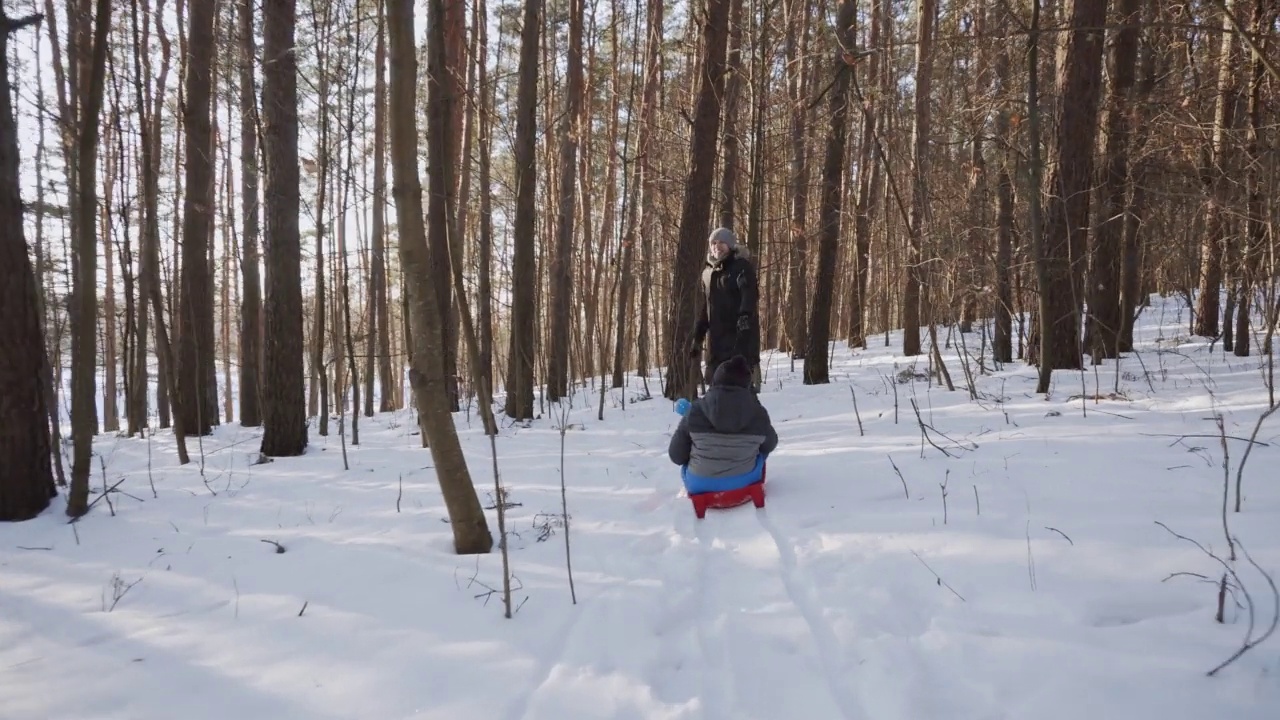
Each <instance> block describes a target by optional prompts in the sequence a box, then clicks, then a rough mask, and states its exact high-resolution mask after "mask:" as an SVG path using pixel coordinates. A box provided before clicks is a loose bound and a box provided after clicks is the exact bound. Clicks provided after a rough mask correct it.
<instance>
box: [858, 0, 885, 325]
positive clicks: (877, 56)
mask: <svg viewBox="0 0 1280 720" xmlns="http://www.w3.org/2000/svg"><path fill="white" fill-rule="evenodd" d="M874 2H875V5H874V7H873V9H872V11H871V34H870V46H871V51H872V55H871V56H870V57H868V58H867V60H866V63H867V86H868V87H871V88H878V87H880V86H881V84H882V83H881V80H880V76H881V73H882V72H884V71H883V70H882V69H881V68H882V64H883V62H884V61H883V59H882V55H883V53H881V52H880V43H881V42H883V38H884V37H885V35H886V34H887V33H882V32H881V30H882V27H883V26H884V24H885V22H886V15H887V14H888V12H889V11H888V8H887V3H888V0H874ZM854 82H855V83H856V82H857V77H856V76H855V77H854ZM854 87H855V89H856V91H857V100H858V102H859V103H860V104H861V105H862V139H861V147H860V148H859V149H858V199H857V207H856V208H855V210H854V219H853V223H854V225H853V237H854V258H856V260H857V267H856V268H855V271H854V272H855V276H854V281H853V283H852V285H851V287H852V289H853V297H851V298H850V301H849V345H850V347H864V348H865V347H866V346H867V330H866V326H865V321H864V317H865V316H866V314H867V312H868V311H869V310H870V304H869V300H870V299H869V298H868V297H867V282H868V280H869V278H870V272H871V223H872V220H873V219H874V216H875V213H876V206H877V205H878V201H879V198H880V184H881V174H882V172H884V168H882V165H883V163H881V162H879V161H878V158H877V157H876V155H877V151H876V144H877V143H878V142H879V133H880V128H879V127H878V125H877V123H876V115H877V113H878V112H880V111H881V108H873V107H871V106H870V101H869V100H868V99H867V98H866V97H864V96H863V94H862V89H861V88H860V87H859V86H857V85H856V84H855V85H854ZM885 249H886V252H887V250H888V248H887V247H886V248H885Z"/></svg>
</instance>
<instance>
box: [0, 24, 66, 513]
mask: <svg viewBox="0 0 1280 720" xmlns="http://www.w3.org/2000/svg"><path fill="white" fill-rule="evenodd" d="M40 19H41V16H40V15H30V16H27V17H22V18H16V19H10V18H9V17H8V16H7V15H5V13H4V9H3V8H0V307H3V308H4V312H3V313H0V427H2V428H5V430H4V432H3V433H0V522H9V521H15V520H29V519H31V518H34V517H36V516H37V515H39V514H40V513H41V512H43V511H44V510H45V509H46V508H48V507H49V502H50V500H52V499H53V498H54V497H56V496H57V494H58V488H57V486H56V485H54V483H53V468H52V466H51V465H50V449H51V448H50V442H49V423H48V418H49V408H48V406H47V405H46V402H47V399H48V396H47V393H46V388H45V378H46V376H47V374H46V372H45V367H44V366H45V362H46V360H45V358H46V355H45V349H44V330H43V323H42V322H41V319H40V311H39V310H40V302H39V297H40V296H39V291H38V289H37V285H36V277H35V274H34V272H33V270H32V267H31V258H30V257H29V256H28V255H27V240H26V236H25V233H24V230H23V222H22V194H21V185H20V177H19V167H20V163H19V159H18V123H17V118H16V117H15V115H14V109H13V105H12V104H11V100H10V98H12V97H13V95H12V90H11V88H10V85H9V34H10V33H13V32H15V31H17V30H20V29H22V28H24V27H29V26H31V25H34V24H36V23H38V22H40ZM86 489H87V488H86Z"/></svg>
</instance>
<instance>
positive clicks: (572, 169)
mask: <svg viewBox="0 0 1280 720" xmlns="http://www.w3.org/2000/svg"><path fill="white" fill-rule="evenodd" d="M582 24H583V2H582V0H569V47H568V57H567V59H566V68H565V89H564V114H563V115H561V116H560V207H559V209H558V211H557V214H556V246H555V254H554V256H553V257H552V259H551V348H550V351H549V352H548V354H547V399H548V400H550V401H552V402H554V401H556V400H559V399H560V398H562V397H564V396H565V395H566V394H567V393H568V382H569V330H570V326H571V325H572V323H573V317H574V313H573V269H574V268H573V229H574V219H575V218H574V210H575V209H577V200H578V193H577V189H578V176H577V170H578V136H579V135H580V134H581V133H582V131H583V128H580V127H579V126H578V125H579V122H580V121H581V119H582V105H583V87H582V86H583V79H582ZM583 221H584V222H589V221H590V219H589V218H586V217H584V218H583ZM601 246H602V247H603V244H602V245H601Z"/></svg>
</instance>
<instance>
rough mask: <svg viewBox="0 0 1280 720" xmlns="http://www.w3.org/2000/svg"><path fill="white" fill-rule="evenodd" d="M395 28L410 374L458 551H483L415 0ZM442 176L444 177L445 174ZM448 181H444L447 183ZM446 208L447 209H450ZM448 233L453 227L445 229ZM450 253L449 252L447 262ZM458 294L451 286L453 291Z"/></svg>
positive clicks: (391, 1)
mask: <svg viewBox="0 0 1280 720" xmlns="http://www.w3.org/2000/svg"><path fill="white" fill-rule="evenodd" d="M443 5H444V0H432V2H431V3H430V5H429V12H430V22H429V26H430V27H431V36H430V40H429V51H430V55H431V56H434V57H433V62H435V63H438V65H437V67H439V68H442V69H447V68H448V65H447V63H446V61H445V59H444V55H445V43H444V34H445V31H444V14H445V13H444V10H445V9H444V7H443ZM386 7H387V21H388V29H389V31H390V36H389V40H390V43H389V45H390V54H391V80H390V85H389V90H390V100H391V105H390V107H389V109H388V118H389V120H390V128H389V129H390V135H391V158H392V161H391V164H392V172H393V173H394V174H393V180H392V195H393V197H394V198H395V203H396V220H397V224H398V225H399V228H400V265H401V267H402V268H403V269H404V273H405V278H406V283H405V285H404V292H405V295H406V297H407V299H408V305H409V322H410V325H411V327H412V328H413V343H414V345H413V350H412V352H411V353H410V368H411V369H410V372H409V376H410V379H411V382H412V385H413V394H414V399H415V401H416V402H417V405H418V413H419V417H420V424H421V426H422V427H423V430H424V433H425V434H426V437H425V438H424V440H426V441H427V445H428V446H429V447H430V448H431V458H432V461H433V462H434V464H435V474H436V480H437V481H438V482H439V485H440V490H441V493H442V494H443V496H444V501H445V506H446V508H447V509H448V513H449V522H450V526H451V527H452V528H453V540H454V550H455V552H457V553H458V554H459V555H466V554H477V553H479V554H483V553H487V552H489V550H490V549H491V548H492V547H493V538H492V536H490V534H489V529H488V525H487V523H486V522H485V516H484V509H483V508H482V507H481V506H480V500H479V498H478V497H477V496H476V491H475V487H474V486H473V485H472V484H471V477H470V475H469V474H468V471H467V463H466V458H465V457H464V456H463V454H462V446H461V445H460V444H459V442H458V435H457V430H456V429H455V428H454V425H453V416H452V414H451V413H450V410H449V394H448V386H447V383H446V378H445V358H444V348H443V337H444V332H443V327H442V325H443V322H442V314H441V313H440V310H439V306H438V305H437V301H436V294H435V292H434V289H433V288H432V287H431V281H432V280H433V278H432V276H431V275H430V274H429V273H430V268H431V261H430V259H429V257H428V253H427V233H426V226H425V224H424V221H423V212H422V209H423V208H422V185H421V181H420V180H419V179H418V173H417V162H418V161H417V159H418V128H417V125H418V122H417V108H416V105H417V103H416V102H415V99H416V90H417V72H418V69H417V60H416V58H415V57H414V47H413V25H414V18H413V2H412V0H387V5H386ZM445 109H446V108H445V106H443V105H435V106H433V107H431V108H430V109H429V112H428V122H429V123H430V125H429V131H428V138H429V140H430V142H431V148H430V152H429V155H430V156H434V157H435V158H436V159H435V161H434V162H433V163H432V164H431V168H432V174H433V176H436V177H435V178H434V179H433V184H435V186H436V187H448V184H447V183H448V181H449V179H450V178H449V177H448V173H447V165H448V163H446V162H445V159H446V156H444V155H443V151H444V149H445V140H446V139H447V137H448V135H447V134H445V133H443V132H441V129H442V126H444V125H446V124H447V123H448V122H449V118H448V117H447V115H446V112H445ZM441 176H442V177H441ZM442 181H443V182H442ZM444 209H445V210H446V211H448V210H449V208H448V207H446V208H444ZM445 234H446V236H447V232H446V233H445ZM447 260H448V259H447V258H446V261H447ZM450 291H451V292H452V290H451V289H450Z"/></svg>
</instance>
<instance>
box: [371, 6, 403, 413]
mask: <svg viewBox="0 0 1280 720" xmlns="http://www.w3.org/2000/svg"><path fill="white" fill-rule="evenodd" d="M376 4H377V6H378V37H377V40H376V41H375V44H374V50H373V68H374V79H373V224H372V227H371V229H370V232H371V234H372V235H373V237H372V239H371V242H370V244H371V248H370V256H369V265H370V268H369V281H370V282H369V299H368V301H367V304H368V307H369V325H368V327H369V330H368V333H369V339H368V346H367V348H368V349H367V352H368V354H369V365H368V367H367V368H366V370H365V391H366V393H365V415H368V416H370V417H372V416H373V365H374V362H375V358H376V362H377V367H378V386H379V389H380V392H379V396H380V398H381V399H380V400H379V401H378V410H379V412H391V411H392V410H394V409H396V383H395V380H394V379H393V377H392V374H391V314H390V312H389V310H388V308H387V19H386V8H385V7H384V6H383V3H382V2H380V1H379V2H377V3H376Z"/></svg>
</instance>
